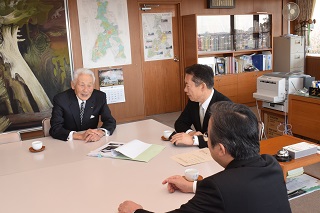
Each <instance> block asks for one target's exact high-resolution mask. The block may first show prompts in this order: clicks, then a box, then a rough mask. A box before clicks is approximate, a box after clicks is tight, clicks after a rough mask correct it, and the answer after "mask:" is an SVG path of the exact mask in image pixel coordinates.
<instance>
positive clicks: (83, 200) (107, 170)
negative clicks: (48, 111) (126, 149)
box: [0, 120, 223, 213]
mask: <svg viewBox="0 0 320 213" xmlns="http://www.w3.org/2000/svg"><path fill="white" fill-rule="evenodd" d="M167 129H171V128H169V127H168V126H165V125H163V124H161V123H159V122H156V121H154V120H144V121H138V122H132V123H127V124H121V125H118V126H117V128H116V130H115V132H114V134H113V135H112V136H110V137H107V138H103V139H101V140H100V141H98V142H95V143H83V142H82V141H73V142H64V141H59V140H55V139H52V138H51V137H45V138H40V139H39V140H41V141H43V143H44V145H45V146H46V149H45V150H44V151H43V152H39V153H31V152H29V150H28V149H29V147H30V146H31V142H32V141H35V140H27V141H23V142H16V143H9V144H3V145H0V200H1V205H0V212H10V213H11V212H12V213H16V212H24V213H28V212H32V213H38V212H39V213H43V212H45V213H57V212H77V213H82V212H85V213H87V212H105V213H110V212H117V208H118V205H119V204H120V203H121V202H123V201H124V200H134V201H136V202H138V203H140V204H141V205H142V206H143V207H144V208H146V209H150V210H153V211H156V212H165V211H169V210H172V209H175V208H179V207H180V205H181V204H183V203H186V202H187V201H188V200H189V199H191V198H192V197H193V194H184V193H180V192H176V193H173V194H170V193H168V192H167V188H166V186H163V185H162V184H161V182H162V181H163V180H164V179H165V178H166V177H168V176H171V175H174V174H181V175H182V174H183V172H184V170H185V169H186V168H188V167H183V166H181V165H180V164H178V163H177V162H175V161H173V160H172V159H170V157H171V156H173V155H176V154H180V153H185V152H190V151H192V150H196V149H198V148H197V147H175V146H173V145H172V144H171V143H169V142H165V141H162V140H161V139H160V137H161V135H162V132H163V131H164V130H167ZM133 139H138V140H141V141H143V142H146V143H153V144H160V145H164V146H166V148H165V149H164V150H163V151H162V152H161V153H160V154H159V155H157V156H156V157H155V158H153V159H152V160H151V161H149V162H148V163H144V162H136V161H128V160H119V159H111V158H95V157H88V156H86V154H87V153H88V152H89V151H91V150H94V149H96V148H98V147H100V146H102V145H104V144H106V143H107V142H110V141H116V142H129V141H131V140H133ZM192 167H193V168H196V169H198V170H199V171H200V174H201V175H202V176H204V177H207V176H209V175H211V174H214V173H217V172H219V171H221V170H223V168H222V167H221V166H220V165H218V164H217V163H216V162H215V161H213V160H212V161H209V162H206V163H202V164H198V165H195V166H192Z"/></svg>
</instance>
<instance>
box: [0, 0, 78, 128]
mask: <svg viewBox="0 0 320 213" xmlns="http://www.w3.org/2000/svg"><path fill="white" fill-rule="evenodd" d="M1 2H2V3H1V9H0V20H1V21H2V22H1V25H0V43H1V48H0V76H1V78H0V132H5V131H13V130H22V129H30V128H39V127H40V128H41V121H42V120H43V119H44V118H46V117H50V116H51V109H52V99H53V96H54V95H55V94H57V93H59V92H62V91H64V90H66V89H68V88H70V81H71V70H72V62H71V51H70V46H69V37H68V35H69V33H68V21H69V20H68V7H67V0H28V1H16V0H7V1H1Z"/></svg>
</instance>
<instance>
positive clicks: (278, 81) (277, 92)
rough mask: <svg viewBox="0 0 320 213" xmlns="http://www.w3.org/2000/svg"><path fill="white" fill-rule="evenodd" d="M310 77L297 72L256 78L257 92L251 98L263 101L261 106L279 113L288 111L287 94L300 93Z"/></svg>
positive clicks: (271, 74)
mask: <svg viewBox="0 0 320 213" xmlns="http://www.w3.org/2000/svg"><path fill="white" fill-rule="evenodd" d="M310 78H311V77H310V76H309V75H305V74H301V73H297V72H289V73H283V72H273V73H268V74H265V75H262V76H260V77H258V78H257V92H255V93H253V97H254V98H255V99H257V100H261V101H263V103H262V106H263V107H266V108H271V109H275V110H279V111H284V112H287V111H288V101H287V99H288V94H292V93H297V92H300V91H302V89H303V87H304V86H305V84H307V83H308V82H310V81H311V80H310Z"/></svg>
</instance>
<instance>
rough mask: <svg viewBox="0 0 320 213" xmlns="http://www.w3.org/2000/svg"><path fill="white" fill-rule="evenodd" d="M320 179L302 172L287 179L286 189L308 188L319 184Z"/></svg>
mask: <svg viewBox="0 0 320 213" xmlns="http://www.w3.org/2000/svg"><path fill="white" fill-rule="evenodd" d="M319 184H320V181H319V179H317V178H314V177H312V176H310V175H307V174H302V175H299V176H297V177H293V178H288V179H287V183H286V186H287V190H288V191H289V192H290V191H295V190H298V189H306V190H307V189H310V188H312V187H315V186H319Z"/></svg>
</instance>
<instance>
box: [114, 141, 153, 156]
mask: <svg viewBox="0 0 320 213" xmlns="http://www.w3.org/2000/svg"><path fill="white" fill-rule="evenodd" d="M150 146H151V144H148V143H144V142H142V141H139V140H133V141H130V142H129V143H126V144H125V145H124V146H120V147H118V148H116V149H114V150H115V151H117V152H120V153H121V154H123V155H125V156H127V157H129V158H136V157H138V155H140V154H141V153H143V152H144V151H146V150H147V149H148V148H149V147H150Z"/></svg>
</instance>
